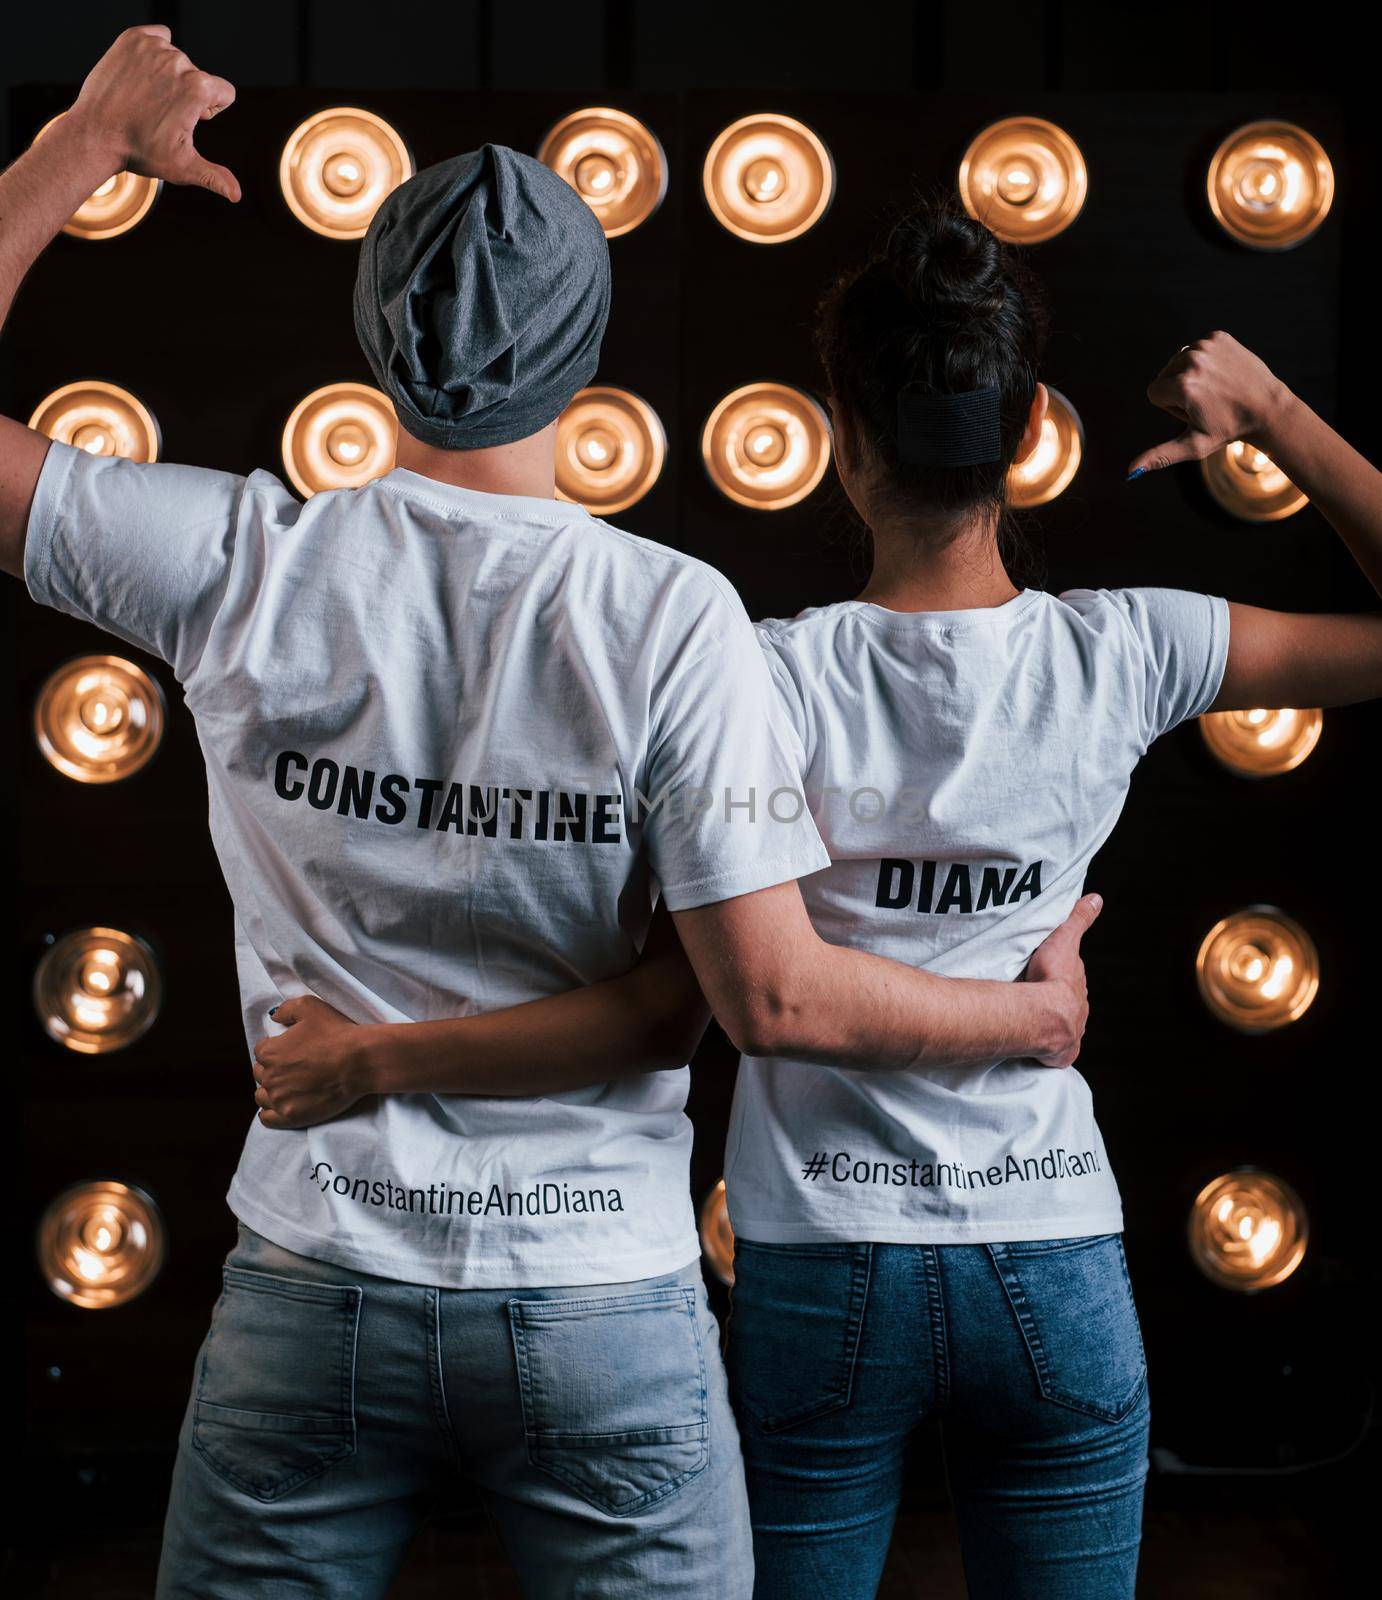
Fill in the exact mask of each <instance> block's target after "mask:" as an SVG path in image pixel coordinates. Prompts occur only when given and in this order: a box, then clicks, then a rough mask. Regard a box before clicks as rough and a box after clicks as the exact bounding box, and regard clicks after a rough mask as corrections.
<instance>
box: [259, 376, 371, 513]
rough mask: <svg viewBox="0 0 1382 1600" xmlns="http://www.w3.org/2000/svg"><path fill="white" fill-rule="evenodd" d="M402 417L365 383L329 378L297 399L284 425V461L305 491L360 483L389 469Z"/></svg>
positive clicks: (356, 486) (355, 486) (353, 486)
mask: <svg viewBox="0 0 1382 1600" xmlns="http://www.w3.org/2000/svg"><path fill="white" fill-rule="evenodd" d="M397 445H398V421H397V419H396V418H395V416H394V410H393V406H392V405H390V403H389V400H388V397H387V396H386V395H383V394H381V393H380V392H379V390H378V389H372V388H370V386H369V385H368V384H365V383H328V384H326V385H325V386H324V387H323V388H320V389H314V390H313V391H312V393H311V394H309V395H307V396H305V397H304V398H303V399H301V400H299V401H298V403H297V405H296V406H294V407H293V412H292V415H291V416H290V417H289V418H288V421H287V422H286V423H285V424H284V428H283V466H284V470H285V471H286V472H287V474H288V476H289V478H290V479H291V480H292V483H293V486H294V488H296V489H297V491H298V493H299V494H301V495H304V496H310V495H314V494H317V493H318V492H319V491H321V490H323V489H359V488H361V487H362V486H363V485H364V484H366V483H369V482H371V481H372V480H373V479H375V478H379V477H382V476H383V475H384V473H386V472H391V471H392V470H393V465H394V452H395V450H396V449H397Z"/></svg>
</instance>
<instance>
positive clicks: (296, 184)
mask: <svg viewBox="0 0 1382 1600" xmlns="http://www.w3.org/2000/svg"><path fill="white" fill-rule="evenodd" d="M412 175H413V159H412V157H411V156H410V155H409V154H408V147H407V145H406V144H404V142H403V140H402V138H400V136H399V135H398V133H397V132H396V131H395V130H394V129H393V128H391V127H390V126H389V124H388V123H387V122H385V121H384V119H383V118H382V117H376V116H375V114H374V113H373V112H372V111H363V110H361V108H360V107H359V106H331V107H329V108H328V109H327V110H325V111H318V112H317V114H316V115H315V116H311V117H308V119H307V120H306V122H302V123H299V124H298V126H297V127H296V128H294V129H293V131H292V133H291V134H290V135H289V136H288V142H287V143H286V144H285V145H284V146H283V154H282V156H281V157H280V158H279V162H278V182H279V186H280V187H281V188H282V190H283V198H284V199H285V200H286V201H287V202H288V209H289V210H290V211H291V212H292V213H293V215H294V216H295V217H296V218H297V219H298V221H299V222H301V223H303V224H304V225H305V226H306V227H309V228H311V230H312V231H313V233H320V234H322V235H324V236H325V237H326V238H328V239H360V238H363V237H364V235H365V234H366V233H367V232H368V230H369V225H370V222H371V220H372V218H373V217H374V213H375V212H376V211H377V210H378V209H379V206H380V203H381V202H382V201H383V199H384V198H385V196H386V195H388V194H390V193H391V192H392V191H393V190H394V189H396V188H397V187H398V186H399V184H400V183H406V182H407V180H408V179H409V178H411V177H412Z"/></svg>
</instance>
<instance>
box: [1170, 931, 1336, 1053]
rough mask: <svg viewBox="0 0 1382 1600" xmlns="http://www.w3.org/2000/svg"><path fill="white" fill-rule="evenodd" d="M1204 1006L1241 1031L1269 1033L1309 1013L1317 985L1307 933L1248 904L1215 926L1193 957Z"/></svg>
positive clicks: (1317, 960)
mask: <svg viewBox="0 0 1382 1600" xmlns="http://www.w3.org/2000/svg"><path fill="white" fill-rule="evenodd" d="M1195 977H1196V980H1197V982H1198V983H1199V986H1200V994H1201V996H1202V997H1203V999H1204V1003H1205V1004H1206V1005H1207V1006H1208V1007H1209V1009H1210V1010H1211V1011H1212V1012H1213V1013H1214V1015H1215V1016H1216V1017H1218V1018H1219V1020H1220V1021H1221V1022H1226V1023H1228V1024H1229V1026H1230V1027H1233V1028H1237V1029H1239V1031H1240V1032H1242V1033H1269V1032H1270V1031H1271V1030H1272V1029H1273V1028H1281V1027H1284V1026H1285V1025H1286V1024H1287V1023H1288V1022H1295V1021H1296V1020H1297V1019H1298V1018H1300V1017H1302V1016H1304V1015H1305V1013H1306V1011H1308V1010H1309V1008H1310V1004H1311V1002H1312V1001H1313V1000H1314V998H1315V995H1316V993H1317V991H1318V990H1319V987H1320V958H1319V955H1318V953H1317V952H1316V950H1315V946H1314V943H1313V942H1312V941H1311V938H1310V935H1309V934H1308V933H1306V931H1305V929H1304V928H1302V927H1301V926H1300V924H1299V923H1298V922H1294V921H1292V919H1291V918H1290V917H1288V916H1287V915H1286V913H1285V912H1284V911H1278V910H1277V909H1276V907H1275V906H1249V907H1248V908H1247V909H1246V910H1244V911H1235V912H1234V913H1233V915H1232V916H1229V917H1225V918H1224V919H1223V921H1222V922H1216V923H1215V924H1214V926H1213V927H1212V928H1211V929H1210V930H1209V932H1208V933H1207V934H1206V935H1205V938H1204V943H1203V944H1201V946H1200V949H1199V953H1198V955H1196V957H1195Z"/></svg>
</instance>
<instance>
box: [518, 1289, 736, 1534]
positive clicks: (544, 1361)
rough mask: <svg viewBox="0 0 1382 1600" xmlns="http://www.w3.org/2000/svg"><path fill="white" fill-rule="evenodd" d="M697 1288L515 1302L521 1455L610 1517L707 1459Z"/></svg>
mask: <svg viewBox="0 0 1382 1600" xmlns="http://www.w3.org/2000/svg"><path fill="white" fill-rule="evenodd" d="M697 1315H698V1306H697V1298H696V1292H695V1290H694V1289H690V1288H682V1287H678V1286H673V1287H670V1288H666V1289H646V1290H642V1291H640V1292H638V1293H636V1294H628V1295H610V1296H603V1295H602V1296H599V1297H598V1298H597V1297H592V1298H589V1299H576V1300H510V1301H509V1325H510V1328H511V1330H512V1333H513V1347H514V1357H515V1360H516V1361H517V1364H518V1381H519V1389H520V1391H521V1393H522V1397H523V1427H524V1433H525V1435H526V1437H527V1445H528V1459H529V1461H531V1462H532V1464H533V1465H534V1466H536V1467H540V1468H541V1469H542V1470H543V1471H545V1472H548V1473H550V1474H551V1476H552V1477H554V1478H556V1479H558V1480H559V1481H560V1482H562V1483H564V1484H566V1485H567V1487H568V1488H571V1489H574V1490H575V1491H576V1493H577V1494H579V1495H580V1496H581V1498H582V1499H584V1500H588V1501H589V1502H590V1504H591V1505H593V1506H596V1507H598V1508H599V1509H600V1510H601V1511H605V1512H608V1513H610V1514H611V1515H612V1516H628V1515H630V1514H632V1513H633V1512H637V1511H641V1510H643V1509H645V1508H646V1507H647V1506H650V1505H652V1504H653V1503H654V1502H655V1501H657V1500H661V1499H664V1498H665V1497H666V1496H667V1495H670V1494H672V1493H673V1492H674V1491H675V1490H677V1489H679V1488H680V1487H681V1486H682V1484H684V1483H686V1482H687V1481H688V1480H689V1479H691V1478H693V1477H695V1476H696V1474H697V1473H698V1472H700V1471H702V1470H703V1469H704V1467H705V1465H706V1463H707V1462H708V1461H709V1460H710V1430H709V1425H708V1422H707V1414H706V1388H705V1384H706V1378H705V1352H704V1350H703V1349H702V1346H701V1335H700V1329H699V1326H698V1321H697Z"/></svg>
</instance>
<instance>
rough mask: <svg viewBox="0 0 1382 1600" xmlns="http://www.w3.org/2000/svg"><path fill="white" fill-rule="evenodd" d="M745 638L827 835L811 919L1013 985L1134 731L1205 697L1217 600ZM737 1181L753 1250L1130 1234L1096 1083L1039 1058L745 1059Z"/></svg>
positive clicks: (732, 1167) (1138, 746) (838, 609)
mask: <svg viewBox="0 0 1382 1600" xmlns="http://www.w3.org/2000/svg"><path fill="white" fill-rule="evenodd" d="M759 637H760V640H761V642H762V644H763V648H764V651H765V654H766V656H767V658H768V661H769V663H770V664H771V666H772V668H773V674H774V678H775V680H776V682H777V685H778V689H779V691H780V694H781V696H782V700H783V703H784V705H785V706H786V708H787V711H788V714H789V717H790V720H791V722H792V724H793V727H794V730H795V736H796V745H797V755H798V758H799V760H800V762H801V770H802V772H803V773H804V774H805V792H806V798H807V802H808V804H809V805H810V808H811V810H812V812H813V814H814V816H815V818H816V823H817V826H818V827H819V828H820V832H821V837H822V838H823V839H824V840H825V843H826V847H827V848H828V850H829V851H830V857H831V863H832V864H831V867H830V869H829V871H827V872H822V873H819V874H817V875H816V876H815V877H813V878H810V879H809V880H808V881H806V882H805V883H803V884H802V886H801V888H802V893H803V895H804V896H805V899H806V904H807V908H808V909H809V911H810V913H811V920H812V922H813V923H814V924H815V926H816V928H817V930H818V932H819V933H820V934H821V936H822V937H823V938H824V939H827V940H829V941H830V942H831V943H832V944H841V945H851V946H854V947H855V948H857V949H863V950H870V951H872V952H874V953H875V954H876V955H880V956H889V957H891V958H892V959H893V960H896V961H901V962H905V963H907V964H909V965H911V966H915V967H925V968H927V969H928V970H930V971H932V972H938V973H942V974H945V975H946V976H948V977H955V978H991V979H1003V980H1010V979H1014V978H1016V977H1017V976H1018V974H1019V973H1020V972H1021V971H1022V969H1023V968H1024V966H1025V965H1026V963H1027V961H1028V959H1029V957H1030V956H1031V954H1032V952H1033V951H1034V950H1035V949H1036V947H1037V945H1038V944H1040V943H1041V941H1042V940H1043V939H1044V938H1045V937H1046V935H1047V934H1048V933H1050V932H1051V930H1052V929H1053V928H1055V927H1056V926H1057V925H1058V924H1059V923H1061V922H1062V921H1064V919H1065V918H1066V917H1067V916H1068V915H1069V913H1070V910H1071V908H1072V907H1073V906H1074V904H1075V902H1076V900H1077V899H1078V898H1079V897H1080V894H1081V893H1082V891H1083V887H1084V877H1085V869H1086V867H1087V866H1088V863H1089V860H1090V857H1091V856H1093V854H1094V852H1095V851H1096V850H1097V849H1098V848H1099V846H1100V845H1101V844H1102V843H1103V842H1104V840H1105V839H1106V838H1107V837H1108V835H1109V833H1110V831H1111V830H1112V828H1113V825H1114V824H1115V822H1117V820H1118V816H1119V813H1120V812H1121V811H1122V809H1123V801H1124V797H1125V796H1126V794H1127V792H1128V780H1129V777H1130V775H1131V773H1132V770H1133V768H1134V767H1135V766H1136V765H1137V762H1138V760H1139V759H1140V758H1141V756H1142V755H1143V753H1144V752H1145V751H1146V749H1147V747H1148V745H1150V744H1151V742H1152V740H1153V739H1155V738H1157V737H1158V736H1159V735H1160V734H1163V733H1165V732H1166V731H1167V730H1168V729H1170V728H1173V727H1175V725H1176V724H1177V723H1178V722H1182V721H1183V720H1184V719H1185V718H1187V717H1193V716H1197V715H1198V714H1199V713H1200V712H1202V711H1204V710H1205V709H1206V708H1207V707H1208V706H1209V705H1210V703H1211V702H1212V700H1213V699H1214V696H1215V695H1216V694H1217V693H1218V689H1219V685H1220V682H1221V680H1222V678H1223V671H1224V659H1225V654H1226V652H1227V649H1228V608H1227V606H1226V604H1225V603H1224V602H1223V601H1222V600H1217V599H1210V598H1208V597H1206V596H1204V595H1197V594H1186V593H1182V592H1180V591H1178V590H1171V589H1125V590H1113V591H1107V590H1104V591H1098V592H1091V591H1088V590H1075V591H1072V592H1071V593H1069V594H1066V595H1062V596H1061V597H1060V598H1059V599H1057V598H1055V597H1054V596H1052V595H1047V594H1042V593H1039V592H1037V591H1035V590H1027V591H1025V592H1024V593H1022V594H1020V595H1018V596H1017V597H1016V598H1015V599H1013V600H1011V601H1009V602H1008V604H1006V605H1003V606H999V607H996V608H993V609H989V610H976V611H949V612H929V613H927V612H923V613H915V614H905V613H900V612H894V611H887V610H884V609H883V608H881V607H879V606H874V605H868V604H865V603H862V602H860V601H847V602H845V603H843V604H840V605H832V606H826V607H823V608H821V609H819V610H813V611H806V612H803V613H802V614H801V615H800V616H799V617H797V618H795V619H794V620H792V621H788V622H764V623H761V624H760V625H759ZM1095 936H1096V937H1097V930H1096V935H1095ZM1096 1003H1097V1002H1096ZM726 1182H727V1187H728V1192H729V1206H730V1219H731V1222H732V1224H733V1227H734V1230H735V1232H736V1233H737V1234H739V1235H741V1236H742V1237H744V1238H747V1239H755V1240H759V1241H762V1242H764V1243H797V1242H803V1241H812V1240H876V1241H881V1242H887V1243H933V1244H944V1243H965V1242H968V1243H981V1242H998V1241H1003V1240H1021V1239H1057V1238H1064V1237H1072V1238H1074V1237H1080V1236H1088V1235H1091V1234H1099V1233H1111V1232H1116V1231H1118V1230H1119V1229H1120V1228H1121V1226H1122V1213H1121V1207H1120V1204H1119V1198H1118V1188H1117V1185H1116V1184H1115V1182H1114V1179H1113V1174H1112V1173H1111V1172H1110V1171H1109V1165H1108V1160H1107V1157H1106V1156H1105V1153H1104V1145H1103V1140H1102V1139H1101V1138H1100V1135H1099V1129H1098V1127H1097V1125H1096V1123H1095V1121H1094V1112H1093V1107H1092V1104H1091V1097H1090V1092H1089V1086H1088V1085H1087V1084H1086V1082H1085V1080H1084V1079H1083V1078H1082V1077H1081V1076H1080V1074H1079V1073H1078V1072H1077V1071H1075V1069H1074V1068H1070V1069H1067V1070H1064V1071H1062V1070H1058V1069H1054V1068H1050V1067H1041V1066H1038V1065H1036V1064H1035V1063H1034V1062H1031V1061H1022V1060H1009V1061H995V1062H993V1063H992V1064H990V1065H988V1066H980V1067H975V1068H972V1069H966V1070H934V1071H927V1072H896V1073H864V1072H857V1071H849V1070H848V1069H844V1068H835V1067H816V1068H811V1067H807V1066H803V1065H801V1064H800V1063H795V1062H790V1061H780V1060H775V1059H763V1060H759V1059H751V1058H746V1059H745V1060H744V1061H743V1063H742V1065H741V1067H740V1072H739V1081H738V1086H737V1089H736V1092H735V1098H734V1113H733V1117H732V1121H731V1126H730V1134H729V1147H728V1156H727V1166H726Z"/></svg>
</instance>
